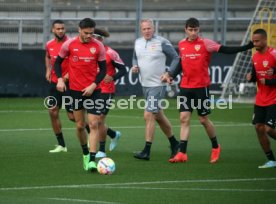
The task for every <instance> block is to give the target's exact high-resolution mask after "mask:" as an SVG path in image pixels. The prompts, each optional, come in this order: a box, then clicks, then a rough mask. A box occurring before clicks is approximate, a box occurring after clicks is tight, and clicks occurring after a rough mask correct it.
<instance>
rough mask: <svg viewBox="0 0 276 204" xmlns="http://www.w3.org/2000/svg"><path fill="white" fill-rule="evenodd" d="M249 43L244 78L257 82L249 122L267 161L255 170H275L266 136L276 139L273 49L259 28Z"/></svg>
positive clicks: (274, 62)
mask: <svg viewBox="0 0 276 204" xmlns="http://www.w3.org/2000/svg"><path fill="white" fill-rule="evenodd" d="M252 41H253V43H254V46H255V48H256V51H257V52H256V53H255V54H254V55H253V57H252V64H253V66H252V71H251V73H248V74H247V76H246V79H247V80H248V81H250V82H257V88H258V91H257V94H256V101H255V106H254V114H253V120H252V123H253V124H254V125H255V130H256V133H257V136H258V140H259V142H260V145H261V147H262V149H263V151H264V153H265V155H266V157H267V159H268V161H267V162H266V163H265V164H264V165H261V166H259V168H272V167H276V160H275V157H274V155H273V152H272V150H271V147H270V141H269V137H271V138H272V139H274V140H275V139H276V130H275V127H276V49H273V48H272V47H269V46H268V45H267V33H266V31H265V30H263V29H257V30H255V31H254V32H253V36H252Z"/></svg>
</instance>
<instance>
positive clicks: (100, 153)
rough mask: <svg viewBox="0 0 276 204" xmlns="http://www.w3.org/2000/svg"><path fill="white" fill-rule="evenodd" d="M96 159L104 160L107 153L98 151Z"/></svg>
mask: <svg viewBox="0 0 276 204" xmlns="http://www.w3.org/2000/svg"><path fill="white" fill-rule="evenodd" d="M95 157H96V158H104V157H106V153H105V152H101V151H98V152H97V154H96V156H95Z"/></svg>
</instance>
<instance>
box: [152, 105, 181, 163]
mask: <svg viewBox="0 0 276 204" xmlns="http://www.w3.org/2000/svg"><path fill="white" fill-rule="evenodd" d="M155 120H156V122H157V123H158V125H159V127H160V129H161V130H162V131H163V133H164V134H165V135H166V137H167V138H168V140H169V142H170V148H171V155H170V158H173V157H174V156H175V155H176V154H177V152H178V149H179V142H178V141H177V140H176V139H175V137H174V135H173V131H172V125H171V123H170V121H169V120H168V118H167V117H166V115H165V114H164V112H163V110H160V111H159V112H158V113H157V114H155Z"/></svg>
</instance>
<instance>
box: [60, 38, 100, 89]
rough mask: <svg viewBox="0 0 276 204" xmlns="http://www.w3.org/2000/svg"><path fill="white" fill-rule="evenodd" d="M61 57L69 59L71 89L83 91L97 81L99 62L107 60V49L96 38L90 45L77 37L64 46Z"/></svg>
mask: <svg viewBox="0 0 276 204" xmlns="http://www.w3.org/2000/svg"><path fill="white" fill-rule="evenodd" d="M59 56H60V57H61V58H65V57H66V56H68V58H69V87H70V89H71V90H74V91H82V90H83V89H84V88H86V87H88V86H90V85H91V84H92V83H93V82H94V81H95V79H96V76H97V73H98V72H97V68H98V62H99V61H104V60H105V48H104V46H103V44H102V43H101V42H100V41H98V40H96V39H94V38H92V39H91V41H90V42H89V43H82V42H81V41H80V39H79V36H76V37H75V38H73V39H71V40H68V41H66V42H65V43H64V44H63V45H62V47H61V50H60V52H59Z"/></svg>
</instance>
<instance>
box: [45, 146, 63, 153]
mask: <svg viewBox="0 0 276 204" xmlns="http://www.w3.org/2000/svg"><path fill="white" fill-rule="evenodd" d="M49 152H50V153H59V152H67V148H66V147H63V146H60V145H56V148H55V149H52V150H50V151H49Z"/></svg>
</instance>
